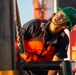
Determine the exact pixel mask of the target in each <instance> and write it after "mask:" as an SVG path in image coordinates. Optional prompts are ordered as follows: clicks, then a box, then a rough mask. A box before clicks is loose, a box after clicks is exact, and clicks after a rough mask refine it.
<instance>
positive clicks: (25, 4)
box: [17, 0, 34, 25]
mask: <svg viewBox="0 0 76 75" xmlns="http://www.w3.org/2000/svg"><path fill="white" fill-rule="evenodd" d="M17 2H18V9H19V14H20V20H21V25H23V24H24V23H26V22H27V21H29V20H31V19H33V18H34V16H33V0H18V1H17Z"/></svg>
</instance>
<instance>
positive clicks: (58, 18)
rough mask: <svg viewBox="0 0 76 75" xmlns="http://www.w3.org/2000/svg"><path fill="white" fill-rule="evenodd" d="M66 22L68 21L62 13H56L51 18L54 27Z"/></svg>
mask: <svg viewBox="0 0 76 75" xmlns="http://www.w3.org/2000/svg"><path fill="white" fill-rule="evenodd" d="M67 21H68V19H67V18H66V16H65V14H64V13H63V12H62V11H59V12H58V13H56V15H55V16H54V17H53V18H52V22H53V23H54V24H56V25H60V24H62V23H64V22H67Z"/></svg>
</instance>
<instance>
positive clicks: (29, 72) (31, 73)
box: [24, 70, 48, 75]
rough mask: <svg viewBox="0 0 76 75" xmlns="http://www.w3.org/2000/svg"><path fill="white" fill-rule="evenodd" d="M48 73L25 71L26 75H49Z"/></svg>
mask: <svg viewBox="0 0 76 75" xmlns="http://www.w3.org/2000/svg"><path fill="white" fill-rule="evenodd" d="M47 73H48V71H31V70H29V71H24V75H47Z"/></svg>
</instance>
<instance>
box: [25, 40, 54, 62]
mask: <svg viewBox="0 0 76 75" xmlns="http://www.w3.org/2000/svg"><path fill="white" fill-rule="evenodd" d="M24 48H25V51H26V61H27V62H36V61H37V62H49V61H51V60H52V57H53V53H54V50H55V48H54V47H53V46H52V45H49V46H48V47H47V49H44V42H41V41H32V40H27V41H24Z"/></svg>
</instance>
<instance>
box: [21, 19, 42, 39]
mask: <svg viewBox="0 0 76 75" xmlns="http://www.w3.org/2000/svg"><path fill="white" fill-rule="evenodd" d="M40 24H41V20H40V19H33V20H30V21H28V22H27V23H25V24H24V25H23V27H22V31H23V35H24V40H26V39H29V38H32V37H33V36H34V35H35V34H36V32H37V30H38V27H39V26H40Z"/></svg>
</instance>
